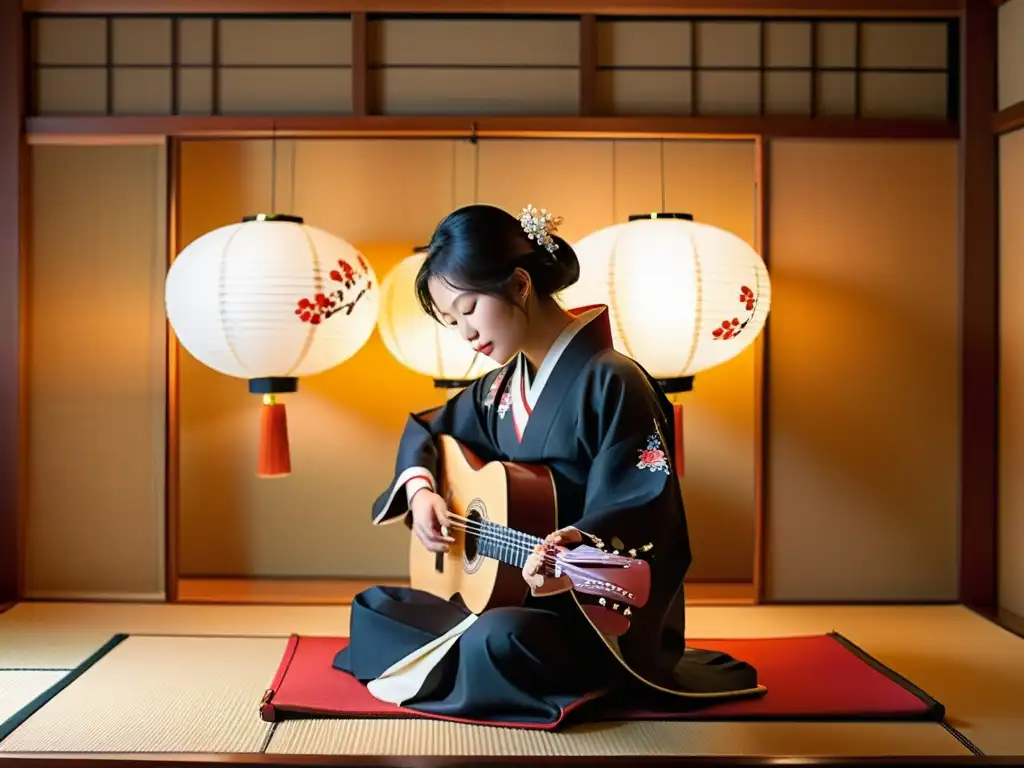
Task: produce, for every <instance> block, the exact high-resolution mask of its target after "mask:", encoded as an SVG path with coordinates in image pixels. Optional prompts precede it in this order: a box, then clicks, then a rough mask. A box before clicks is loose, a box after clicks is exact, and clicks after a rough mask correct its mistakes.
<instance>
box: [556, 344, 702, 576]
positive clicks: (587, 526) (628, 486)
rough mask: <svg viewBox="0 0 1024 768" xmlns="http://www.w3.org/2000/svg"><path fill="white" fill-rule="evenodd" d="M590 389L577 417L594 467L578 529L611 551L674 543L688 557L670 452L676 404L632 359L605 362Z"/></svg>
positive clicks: (595, 374)
mask: <svg viewBox="0 0 1024 768" xmlns="http://www.w3.org/2000/svg"><path fill="white" fill-rule="evenodd" d="M585 390H586V391H585V394H584V402H583V403H581V408H582V411H583V412H582V413H581V414H580V418H581V421H582V427H583V429H582V436H583V443H584V447H585V449H586V450H587V452H588V453H589V458H590V460H591V466H590V470H589V472H588V475H587V481H586V492H585V497H584V499H585V500H584V506H583V512H582V515H581V517H580V518H579V520H577V521H576V522H575V523H574V524H573V527H575V528H576V529H577V530H579V531H580V532H581V533H583V534H584V536H585V537H587V538H590V540H591V543H594V544H595V545H597V546H602V547H604V548H606V549H609V550H612V549H616V550H622V551H628V550H640V549H641V548H644V547H645V546H646V545H648V544H651V545H653V544H655V543H656V542H665V541H671V542H672V545H671V547H670V548H671V549H673V550H674V551H675V553H676V554H677V555H679V556H681V557H683V558H684V559H685V558H687V557H688V555H689V542H688V540H687V536H686V523H685V513H684V510H683V502H682V493H681V490H680V488H679V483H678V481H677V479H676V477H675V475H674V472H673V460H672V456H671V453H670V451H671V447H670V446H672V445H673V433H672V428H673V422H672V419H671V404H670V403H669V402H668V401H667V399H666V398H665V397H664V395H662V393H661V392H660V391H658V390H656V389H655V387H654V385H653V384H652V383H651V381H650V380H649V379H648V378H647V376H646V375H645V374H644V373H643V371H642V369H640V368H639V367H638V366H636V365H635V364H632V362H631V361H618V362H616V363H614V364H609V365H603V366H601V368H600V370H598V371H596V372H594V373H593V374H592V380H591V381H590V382H589V384H588V386H587V387H586V388H585ZM659 549H663V547H659Z"/></svg>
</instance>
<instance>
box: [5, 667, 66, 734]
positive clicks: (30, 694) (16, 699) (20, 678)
mask: <svg viewBox="0 0 1024 768" xmlns="http://www.w3.org/2000/svg"><path fill="white" fill-rule="evenodd" d="M66 674H67V673H66V672H63V671H59V670H24V669H4V670H0V724H2V723H3V722H4V721H5V720H7V719H8V718H10V717H13V716H14V715H15V714H16V713H17V712H18V711H20V710H21V708H22V707H24V706H25V705H26V704H29V703H31V702H32V701H33V700H34V699H35V698H36V697H37V696H39V695H40V694H41V693H43V692H44V691H46V689H47V688H49V687H50V686H51V685H53V684H54V683H56V682H58V681H59V680H60V679H61V678H62V677H64V675H66ZM0 735H2V734H0Z"/></svg>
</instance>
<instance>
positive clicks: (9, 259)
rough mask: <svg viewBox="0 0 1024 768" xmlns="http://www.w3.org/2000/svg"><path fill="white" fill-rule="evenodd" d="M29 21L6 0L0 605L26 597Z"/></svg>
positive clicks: (0, 14) (1, 134) (0, 158)
mask: <svg viewBox="0 0 1024 768" xmlns="http://www.w3.org/2000/svg"><path fill="white" fill-rule="evenodd" d="M24 51H25V20H24V14H23V13H22V11H21V7H20V5H19V4H18V2H17V0H0V104H2V105H3V108H2V109H0V603H5V602H9V601H15V600H18V599H20V596H21V592H22V589H21V579H22V561H23V553H22V551H21V542H22V524H21V521H22V500H23V497H24V494H23V485H22V484H23V482H24V473H25V461H24V458H25V451H24V443H23V430H22V415H23V414H24V412H25V409H24V408H23V405H24V403H23V397H24V389H23V386H22V376H23V372H24V366H23V364H22V348H23V344H22V332H23V323H22V313H23V311H24V306H23V304H24V302H23V300H22V295H23V277H24V275H23V272H22V258H23V252H24V247H25V244H24V241H25V236H26V230H27V227H26V218H27V217H26V208H25V206H26V201H27V197H28V194H27V192H28V182H27V180H28V166H27V162H28V150H27V149H26V145H25V136H24V128H23V126H24V119H25V68H24V66H25V65H24V61H25V53H24Z"/></svg>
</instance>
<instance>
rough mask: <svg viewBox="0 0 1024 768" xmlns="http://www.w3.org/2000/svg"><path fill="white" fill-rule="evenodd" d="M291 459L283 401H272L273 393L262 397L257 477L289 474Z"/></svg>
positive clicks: (286, 416)
mask: <svg viewBox="0 0 1024 768" xmlns="http://www.w3.org/2000/svg"><path fill="white" fill-rule="evenodd" d="M291 471H292V459H291V453H290V452H289V450H288V415H287V413H286V411H285V408H284V403H277V402H274V396H273V395H267V396H265V397H264V398H263V408H262V409H261V410H260V454H259V465H258V467H257V470H256V475H257V476H258V477H281V476H282V475H288V474H291Z"/></svg>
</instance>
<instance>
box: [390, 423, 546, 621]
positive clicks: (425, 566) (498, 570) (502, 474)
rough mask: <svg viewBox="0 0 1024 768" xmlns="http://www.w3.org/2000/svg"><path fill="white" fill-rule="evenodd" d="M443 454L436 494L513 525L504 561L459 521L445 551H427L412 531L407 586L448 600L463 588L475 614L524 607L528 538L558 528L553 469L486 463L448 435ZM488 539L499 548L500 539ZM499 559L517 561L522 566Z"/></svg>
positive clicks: (460, 511)
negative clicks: (486, 550)
mask: <svg viewBox="0 0 1024 768" xmlns="http://www.w3.org/2000/svg"><path fill="white" fill-rule="evenodd" d="M438 452H439V461H438V464H439V466H438V473H437V474H438V484H439V490H438V493H439V495H440V496H441V497H442V498H444V499H445V501H446V503H447V504H448V509H449V510H450V511H451V513H452V514H454V515H459V516H463V517H466V518H469V519H470V520H473V521H489V522H491V523H495V524H497V525H499V526H505V527H508V528H510V529H513V530H512V531H510V532H508V533H507V534H504V542H505V546H504V548H503V551H501V552H499V555H500V559H499V557H495V556H494V555H491V556H487V555H486V554H482V553H481V551H480V550H481V545H480V544H479V542H478V541H477V537H476V536H473V535H472V534H470V535H469V536H467V531H466V530H463V529H462V528H461V527H455V526H453V527H451V528H450V529H449V535H450V536H451V537H452V538H454V539H455V542H454V543H453V544H451V545H450V546H449V549H448V552H446V553H437V554H435V553H434V552H430V551H429V550H428V549H427V548H426V547H424V546H423V544H422V542H420V540H419V539H418V538H417V537H415V536H412V537H410V539H411V540H410V542H409V576H410V585H411V586H412V587H413V588H414V589H419V590H423V591H425V592H429V593H431V594H434V595H437V596H438V597H442V598H444V599H446V600H447V599H450V598H451V597H452V596H454V595H456V594H458V595H459V596H460V597H461V598H462V601H463V602H464V603H465V605H466V607H467V608H468V609H469V610H470V611H472V612H473V613H476V614H480V613H482V612H483V611H484V610H486V609H490V608H497V607H502V606H516V605H522V603H523V601H524V600H525V598H526V595H527V590H528V587H527V584H526V582H525V580H524V579H523V575H522V564H523V563H524V562H525V560H526V557H527V556H528V555H529V553H530V549H531V548H532V543H531V542H530V541H529V540H528V537H536V538H539V539H543V538H544V537H545V536H547V535H548V534H549V533H551V532H552V531H554V530H556V529H557V528H558V498H557V496H556V493H555V484H554V478H553V477H552V475H551V472H550V470H548V469H547V468H546V467H544V466H543V465H533V464H518V463H512V462H504V461H492V462H489V463H484V462H483V461H481V460H480V459H479V458H478V457H477V456H475V455H474V454H473V453H472V452H471V451H470V450H469V449H468V448H466V447H465V446H464V445H462V444H461V443H459V442H458V441H457V440H455V439H454V438H452V437H450V436H448V435H441V436H439V437H438ZM520 532H521V534H527V536H522V535H519V534H520ZM488 544H489V545H496V546H498V547H499V548H501V543H497V544H495V543H494V542H489V543H488ZM520 555H521V560H520ZM502 559H504V560H506V561H508V560H512V561H513V562H516V561H517V560H519V563H518V565H519V567H516V566H515V565H513V564H510V563H509V562H501V560H502Z"/></svg>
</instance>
